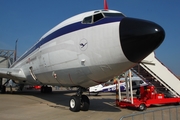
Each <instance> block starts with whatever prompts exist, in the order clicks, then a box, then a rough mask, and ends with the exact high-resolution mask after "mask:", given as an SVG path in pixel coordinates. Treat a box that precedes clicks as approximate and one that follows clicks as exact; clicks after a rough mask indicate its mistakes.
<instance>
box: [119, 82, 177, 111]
mask: <svg viewBox="0 0 180 120" xmlns="http://www.w3.org/2000/svg"><path fill="white" fill-rule="evenodd" d="M179 103H180V97H172V98H165V95H164V94H161V93H157V92H156V90H155V87H154V86H152V85H148V86H143V87H140V96H139V97H138V98H133V100H131V102H129V101H128V100H126V99H123V100H122V101H120V102H119V106H120V107H135V108H138V109H139V110H140V111H143V110H145V109H146V107H149V106H150V105H153V104H154V105H155V104H179Z"/></svg>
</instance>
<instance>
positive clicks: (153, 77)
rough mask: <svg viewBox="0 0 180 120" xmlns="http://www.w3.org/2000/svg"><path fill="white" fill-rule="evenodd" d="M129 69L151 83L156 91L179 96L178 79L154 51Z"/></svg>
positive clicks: (179, 81)
mask: <svg viewBox="0 0 180 120" xmlns="http://www.w3.org/2000/svg"><path fill="white" fill-rule="evenodd" d="M131 70H132V71H133V72H134V73H135V74H136V75H138V76H139V77H140V78H142V79H143V80H144V81H146V82H147V81H148V82H150V83H151V84H153V85H154V86H155V87H156V89H157V92H161V93H164V94H165V95H166V96H167V97H170V96H171V97H172V96H174V97H175V96H176V97H180V80H179V79H178V78H177V77H176V76H175V75H174V74H173V73H172V72H171V71H170V70H169V69H168V68H167V67H166V66H165V65H164V64H163V63H161V62H160V61H159V60H158V59H157V58H156V57H155V54H154V52H153V53H151V54H150V55H149V56H148V57H146V58H145V59H144V60H142V61H141V63H139V64H138V65H137V66H135V67H134V68H132V69H131Z"/></svg>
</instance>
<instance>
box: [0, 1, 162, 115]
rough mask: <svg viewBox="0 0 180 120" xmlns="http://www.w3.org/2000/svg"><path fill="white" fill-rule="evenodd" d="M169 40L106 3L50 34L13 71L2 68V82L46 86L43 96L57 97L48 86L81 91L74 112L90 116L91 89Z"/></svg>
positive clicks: (72, 106)
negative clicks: (110, 7) (165, 40)
mask: <svg viewBox="0 0 180 120" xmlns="http://www.w3.org/2000/svg"><path fill="white" fill-rule="evenodd" d="M164 38H165V31H164V29H163V28H162V27H161V26H160V25H158V24H156V23H154V22H151V21H147V20H142V19H137V18H131V17H126V16H125V15H124V14H123V13H122V12H119V11H116V10H110V9H108V5H107V1H106V0H104V9H101V10H92V11H89V12H84V13H80V14H78V15H75V16H73V17H71V18H68V19H67V20H65V21H63V22H61V23H59V24H58V25H57V26H55V27H54V28H52V29H51V30H50V31H48V32H47V33H45V34H44V35H43V36H42V37H41V38H40V39H39V40H38V41H37V42H36V43H35V44H34V45H33V46H32V47H31V48H30V49H29V50H28V51H26V52H25V53H24V54H23V55H22V56H21V57H20V58H18V59H17V60H16V61H15V62H14V63H13V64H12V65H11V66H10V68H0V78H1V79H2V78H7V79H12V80H14V81H15V82H16V83H18V84H20V85H24V84H29V85H42V87H41V92H42V93H46V92H52V88H50V87H48V86H47V85H54V86H63V87H77V88H79V89H78V90H77V93H76V95H73V96H71V97H70V100H69V108H70V110H71V111H73V112H77V111H80V110H82V111H88V110H89V106H90V101H89V98H88V97H87V96H86V95H83V92H84V91H86V90H87V88H89V87H90V86H94V85H97V84H101V83H104V82H106V81H108V80H109V79H112V78H113V77H114V76H117V75H119V74H121V73H123V72H124V71H126V70H128V69H130V68H132V67H133V66H135V65H137V64H138V63H139V62H140V61H141V60H143V59H144V58H145V57H146V56H148V55H149V54H150V53H151V52H153V51H154V50H155V49H156V48H158V47H159V46H160V44H161V43H162V42H163V40H164ZM1 91H2V92H4V91H5V86H4V85H2V86H1Z"/></svg>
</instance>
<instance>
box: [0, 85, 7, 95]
mask: <svg viewBox="0 0 180 120" xmlns="http://www.w3.org/2000/svg"><path fill="white" fill-rule="evenodd" d="M4 93H6V86H5V85H2V86H1V94H4Z"/></svg>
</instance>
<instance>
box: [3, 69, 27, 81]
mask: <svg viewBox="0 0 180 120" xmlns="http://www.w3.org/2000/svg"><path fill="white" fill-rule="evenodd" d="M0 78H8V79H13V80H24V79H26V77H25V74H24V72H23V70H22V69H20V68H0Z"/></svg>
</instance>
